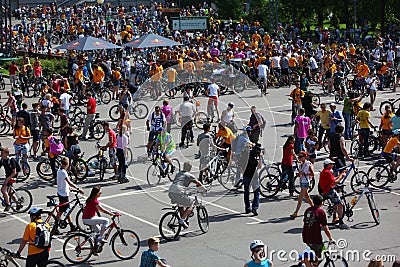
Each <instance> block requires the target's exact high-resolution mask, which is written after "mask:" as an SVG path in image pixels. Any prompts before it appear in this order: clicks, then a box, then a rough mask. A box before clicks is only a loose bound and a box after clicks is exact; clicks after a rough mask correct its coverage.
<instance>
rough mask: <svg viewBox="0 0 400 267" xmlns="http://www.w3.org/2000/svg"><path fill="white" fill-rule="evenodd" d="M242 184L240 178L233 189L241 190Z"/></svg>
mask: <svg viewBox="0 0 400 267" xmlns="http://www.w3.org/2000/svg"><path fill="white" fill-rule="evenodd" d="M242 183H243V179H242V178H240V179H239V180H238V181H237V182H236V183H235V187H236V188H241V187H242Z"/></svg>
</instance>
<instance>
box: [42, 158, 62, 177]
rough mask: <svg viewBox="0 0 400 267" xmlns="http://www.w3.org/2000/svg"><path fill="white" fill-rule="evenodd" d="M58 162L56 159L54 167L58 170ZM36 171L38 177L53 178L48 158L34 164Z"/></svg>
mask: <svg viewBox="0 0 400 267" xmlns="http://www.w3.org/2000/svg"><path fill="white" fill-rule="evenodd" d="M59 165H60V163H59V162H58V161H57V160H56V169H57V170H58V167H59ZM36 172H37V174H38V175H39V177H40V178H42V179H43V180H45V181H51V180H52V179H53V171H52V170H51V165H50V159H44V160H42V161H41V162H39V163H38V164H37V165H36Z"/></svg>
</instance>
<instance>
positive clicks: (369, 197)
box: [367, 192, 381, 225]
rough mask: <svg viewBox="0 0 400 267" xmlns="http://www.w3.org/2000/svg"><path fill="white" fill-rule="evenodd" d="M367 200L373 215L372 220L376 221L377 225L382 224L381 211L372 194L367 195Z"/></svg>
mask: <svg viewBox="0 0 400 267" xmlns="http://www.w3.org/2000/svg"><path fill="white" fill-rule="evenodd" d="M367 200H368V206H369V210H370V211H371V214H372V218H373V219H374V222H375V223H376V225H378V224H380V223H381V216H380V215H379V209H378V207H377V206H376V203H375V198H374V195H373V194H372V192H370V193H368V194H367Z"/></svg>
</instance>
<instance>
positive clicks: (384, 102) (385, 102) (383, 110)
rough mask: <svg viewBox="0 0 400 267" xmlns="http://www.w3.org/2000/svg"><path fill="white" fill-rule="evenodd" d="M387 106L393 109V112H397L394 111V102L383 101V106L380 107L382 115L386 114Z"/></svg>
mask: <svg viewBox="0 0 400 267" xmlns="http://www.w3.org/2000/svg"><path fill="white" fill-rule="evenodd" d="M385 106H389V107H390V108H391V110H395V109H394V105H393V104H392V102H390V101H383V102H382V103H381V105H380V106H379V112H380V113H381V115H383V114H385Z"/></svg>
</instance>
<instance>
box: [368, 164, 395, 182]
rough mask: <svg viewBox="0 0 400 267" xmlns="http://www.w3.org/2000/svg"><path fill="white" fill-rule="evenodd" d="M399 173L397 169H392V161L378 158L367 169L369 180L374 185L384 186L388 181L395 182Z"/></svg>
mask: <svg viewBox="0 0 400 267" xmlns="http://www.w3.org/2000/svg"><path fill="white" fill-rule="evenodd" d="M392 171H393V172H394V174H392ZM397 173H398V172H397V170H392V166H391V161H388V160H385V159H384V160H378V161H377V162H375V163H374V165H372V167H371V168H369V170H368V171H367V175H368V182H369V184H371V185H372V186H374V187H377V188H383V187H385V186H386V185H387V184H388V183H394V182H395V181H396V180H397Z"/></svg>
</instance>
